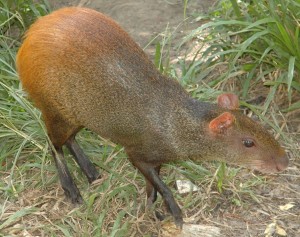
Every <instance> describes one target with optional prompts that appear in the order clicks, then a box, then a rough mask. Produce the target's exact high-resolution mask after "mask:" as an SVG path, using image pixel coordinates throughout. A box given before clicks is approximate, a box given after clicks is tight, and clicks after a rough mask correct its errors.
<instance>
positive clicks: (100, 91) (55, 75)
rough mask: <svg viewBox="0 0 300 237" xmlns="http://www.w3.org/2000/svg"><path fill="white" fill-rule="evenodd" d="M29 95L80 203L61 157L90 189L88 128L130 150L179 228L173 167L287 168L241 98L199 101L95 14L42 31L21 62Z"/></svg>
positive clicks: (57, 20)
mask: <svg viewBox="0 0 300 237" xmlns="http://www.w3.org/2000/svg"><path fill="white" fill-rule="evenodd" d="M17 69H18V72H19V76H20V80H21V81H22V84H23V87H24V89H25V90H26V91H27V92H28V94H29V96H30V98H31V99H32V100H33V102H34V103H35V105H36V106H37V107H38V108H39V109H40V110H41V112H42V115H43V119H44V121H45V124H46V127H47V131H48V135H49V138H50V140H51V142H52V144H53V147H54V148H55V149H54V150H53V157H54V160H55V163H56V166H57V169H58V174H59V178H60V182H61V185H62V188H63V189H64V191H65V194H66V195H67V196H68V197H70V198H71V200H72V202H74V203H76V202H79V203H80V202H82V198H81V195H80V193H79V190H78V189H77V187H76V185H75V183H74V181H73V179H72V177H71V175H70V173H69V171H68V168H67V166H66V162H65V160H64V157H63V151H62V146H63V145H66V146H67V147H68V149H69V150H70V152H71V153H72V154H73V156H74V158H75V160H76V162H77V163H78V164H79V166H80V168H81V169H82V171H83V172H84V173H85V175H86V176H87V178H88V180H89V182H92V181H94V180H95V179H97V178H98V177H99V173H98V171H97V169H96V168H95V167H94V165H93V164H92V163H91V162H90V160H89V159H88V158H87V157H86V155H85V154H84V153H83V151H82V150H81V148H80V147H79V145H78V144H77V142H76V140H75V135H76V133H77V132H78V131H79V130H80V129H81V128H83V127H86V128H88V129H90V130H92V131H94V132H95V133H97V134H99V135H101V136H103V137H106V138H109V139H111V140H112V141H113V142H115V143H118V144H121V145H122V146H124V147H125V151H126V153H127V155H128V158H129V159H130V161H131V162H132V164H133V165H134V166H135V167H137V168H138V169H139V170H140V171H141V173H142V174H143V175H144V176H145V179H146V191H147V197H148V200H149V203H153V202H155V200H156V194H157V191H158V192H159V193H160V194H161V195H162V197H163V198H164V200H165V203H166V204H167V205H168V207H169V208H168V209H169V210H170V212H171V214H172V215H173V217H174V218H175V223H176V224H177V225H178V226H182V223H183V220H182V214H181V210H180V208H179V206H178V205H177V203H176V202H175V200H174V198H173V196H172V193H171V191H170V190H169V188H168V187H167V186H166V185H165V184H164V183H163V182H162V180H161V179H160V177H159V171H160V168H161V165H162V164H163V163H165V162H168V161H174V160H186V159H193V160H195V161H202V160H223V161H227V162H229V163H232V164H239V165H243V166H246V167H250V168H254V169H258V170H260V171H264V172H277V171H282V170H284V169H285V168H286V167H287V165H288V159H287V156H286V153H285V151H284V150H283V149H282V148H281V147H280V145H279V144H278V142H277V141H276V140H275V139H274V138H273V137H272V136H271V135H270V134H269V133H268V132H267V131H266V130H265V129H264V128H263V127H262V126H261V125H259V124H258V123H256V122H254V121H252V120H251V119H249V118H248V117H246V116H244V115H243V114H241V113H240V112H239V111H238V110H237V108H238V99H237V97H236V96H235V95H232V94H223V95H221V96H220V97H219V99H218V105H215V104H210V103H205V102H200V101H197V100H194V99H193V98H191V97H190V96H189V95H188V94H187V93H186V92H185V90H184V89H183V88H182V87H181V86H180V85H179V84H178V83H177V82H176V81H175V80H173V79H170V78H168V77H165V76H163V75H161V74H160V73H159V72H158V71H157V70H156V68H155V67H154V65H153V64H152V63H151V62H150V61H149V59H148V58H147V56H146V55H145V53H144V52H143V51H142V50H141V49H140V48H139V47H138V45H137V44H136V43H135V42H134V41H133V40H132V39H131V38H130V37H129V36H128V34H127V33H126V32H125V31H123V30H122V29H121V28H120V27H119V26H118V25H117V24H116V23H115V22H114V21H113V20H111V19H110V18H108V17H106V16H104V15H102V14H101V13H98V12H96V11H94V10H90V9H85V8H75V7H72V8H64V9H61V10H58V11H55V12H53V13H51V14H50V15H48V16H45V17H42V18H40V19H39V20H37V21H36V23H34V24H33V25H32V26H31V28H30V29H29V30H28V32H27V34H26V38H25V40H24V42H23V45H22V46H21V48H20V50H19V52H18V55H17Z"/></svg>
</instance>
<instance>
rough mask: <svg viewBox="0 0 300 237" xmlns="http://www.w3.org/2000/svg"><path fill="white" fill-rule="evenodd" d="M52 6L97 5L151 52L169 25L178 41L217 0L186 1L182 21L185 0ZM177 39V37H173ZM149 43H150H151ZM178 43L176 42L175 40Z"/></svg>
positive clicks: (53, 0)
mask: <svg viewBox="0 0 300 237" xmlns="http://www.w3.org/2000/svg"><path fill="white" fill-rule="evenodd" d="M49 2H50V4H51V6H52V7H53V9H57V8H60V7H63V6H78V5H79V6H84V7H89V8H93V9H96V10H98V11H100V12H102V13H105V14H106V15H108V16H110V17H112V18H113V19H114V20H115V21H117V22H118V23H119V24H120V25H121V26H122V27H123V28H124V29H125V30H126V31H127V32H128V33H129V34H130V35H131V36H132V37H133V38H134V39H135V41H136V42H137V43H138V44H139V45H140V46H141V47H142V48H144V49H145V51H146V52H147V53H148V54H149V55H152V54H153V53H154V47H153V45H154V44H151V42H152V40H153V39H154V38H155V37H156V36H157V35H158V34H160V33H162V32H164V31H165V30H166V29H167V28H168V31H169V32H173V31H174V30H175V29H176V36H175V41H176V39H177V40H180V39H182V36H183V35H186V33H187V31H189V30H190V29H195V27H196V26H197V25H198V26H199V25H200V23H192V22H191V21H192V20H191V19H193V18H188V17H191V16H192V15H193V14H195V13H199V12H207V10H208V9H209V8H210V7H212V6H213V4H214V2H215V1H211V0H193V1H190V3H189V4H188V5H187V10H186V17H187V18H188V19H187V20H186V23H185V24H183V23H182V22H183V18H184V12H183V9H184V8H183V2H184V1H183V0H151V1H150V0H125V1H124V0H109V1H108V0H77V1H70V0H63V1H58V0H50V1H49ZM173 40H174V39H173ZM149 43H150V44H149ZM173 44H174V45H175V42H173Z"/></svg>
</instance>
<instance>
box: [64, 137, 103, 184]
mask: <svg viewBox="0 0 300 237" xmlns="http://www.w3.org/2000/svg"><path fill="white" fill-rule="evenodd" d="M65 145H66V146H67V147H68V149H69V151H70V152H71V154H72V155H73V156H74V158H75V161H76V162H77V164H78V165H79V166H80V168H81V170H82V171H83V172H84V174H85V175H86V177H87V179H88V181H89V183H92V182H93V181H95V180H96V179H98V178H100V174H99V172H98V171H97V169H96V168H95V166H94V165H93V163H92V162H91V161H90V160H89V158H88V157H87V156H86V155H85V154H84V152H83V151H82V149H81V148H80V146H79V145H78V143H77V142H76V140H75V134H74V135H72V136H71V137H69V139H68V140H67V141H66V142H65Z"/></svg>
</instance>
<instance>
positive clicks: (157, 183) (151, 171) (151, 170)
mask: <svg viewBox="0 0 300 237" xmlns="http://www.w3.org/2000/svg"><path fill="white" fill-rule="evenodd" d="M130 158H131V162H132V163H133V164H134V166H135V167H137V168H138V169H139V170H140V171H141V173H142V174H143V175H144V176H145V178H146V179H147V180H148V181H149V182H150V183H151V184H152V186H153V188H154V189H156V190H157V191H158V192H159V193H160V194H161V196H162V197H163V199H164V201H165V203H166V205H167V206H168V208H169V210H170V212H171V214H172V216H173V217H174V220H175V224H176V226H177V227H179V228H181V229H182V225H183V219H182V213H181V210H180V208H179V206H178V205H177V203H176V201H175V199H174V197H173V195H172V192H171V190H170V189H169V188H168V187H167V185H166V184H165V183H164V182H163V181H162V180H161V179H160V178H159V175H158V173H157V170H156V168H155V166H153V165H151V164H149V163H145V162H142V161H136V160H135V159H132V157H130Z"/></svg>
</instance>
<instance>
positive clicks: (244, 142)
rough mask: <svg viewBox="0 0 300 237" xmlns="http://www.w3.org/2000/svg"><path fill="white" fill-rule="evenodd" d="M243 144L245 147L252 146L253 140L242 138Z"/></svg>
mask: <svg viewBox="0 0 300 237" xmlns="http://www.w3.org/2000/svg"><path fill="white" fill-rule="evenodd" d="M243 144H244V146H245V147H248V148H250V147H253V146H254V145H255V144H254V141H253V140H252V139H244V140H243Z"/></svg>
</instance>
